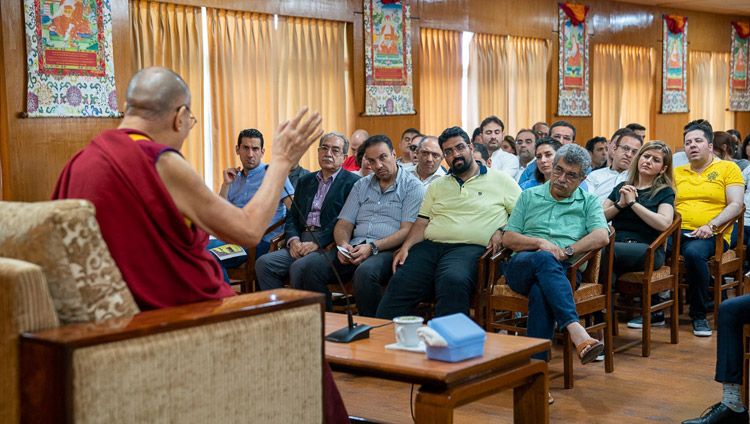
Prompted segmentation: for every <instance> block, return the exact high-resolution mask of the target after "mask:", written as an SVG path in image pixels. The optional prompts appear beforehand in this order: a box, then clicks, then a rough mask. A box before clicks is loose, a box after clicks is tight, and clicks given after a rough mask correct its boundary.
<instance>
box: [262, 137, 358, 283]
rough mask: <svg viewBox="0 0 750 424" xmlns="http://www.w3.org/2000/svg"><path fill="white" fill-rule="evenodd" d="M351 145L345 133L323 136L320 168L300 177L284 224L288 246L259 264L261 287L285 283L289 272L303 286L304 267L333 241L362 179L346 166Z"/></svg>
mask: <svg viewBox="0 0 750 424" xmlns="http://www.w3.org/2000/svg"><path fill="white" fill-rule="evenodd" d="M348 149H349V142H348V141H347V140H346V137H345V136H344V135H343V134H339V133H337V132H331V133H328V134H325V135H323V136H322V137H321V138H320V144H319V145H318V164H319V165H320V171H318V172H315V173H312V174H309V175H305V176H304V177H302V178H300V180H299V182H298V183H297V185H296V186H295V188H294V193H295V194H294V199H295V205H293V206H292V208H291V209H290V210H289V213H288V214H287V216H286V222H285V224H284V236H285V239H286V248H285V249H282V250H278V251H276V252H271V253H269V254H267V255H263V256H261V257H260V258H259V259H258V262H256V264H255V272H256V275H257V277H258V285H259V286H260V288H261V290H272V289H276V288H281V287H283V286H284V279H285V278H286V277H287V275H288V276H289V285H290V286H291V287H292V288H293V289H301V288H302V270H303V269H304V268H305V266H306V264H307V263H308V262H310V261H312V260H313V259H314V258H316V257H318V256H320V255H322V254H323V253H324V252H325V251H324V249H325V248H326V247H327V246H328V245H329V244H330V243H331V242H332V241H333V227H334V226H335V225H336V218H337V217H338V215H339V212H341V208H342V207H343V206H344V201H345V200H346V197H347V196H348V195H349V192H350V191H351V190H352V186H354V183H355V182H357V180H359V177H358V176H356V175H354V174H352V173H351V172H349V171H347V170H345V169H343V168H342V164H343V163H344V160H345V159H346V152H347V151H348ZM297 207H299V208H300V209H299V210H298V209H297ZM318 243H320V244H318Z"/></svg>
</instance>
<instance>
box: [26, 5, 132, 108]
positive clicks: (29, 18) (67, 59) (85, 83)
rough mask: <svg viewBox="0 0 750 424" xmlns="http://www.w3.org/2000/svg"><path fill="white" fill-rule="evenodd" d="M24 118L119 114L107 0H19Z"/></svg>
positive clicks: (110, 18) (110, 17) (110, 21)
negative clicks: (23, 48) (22, 29)
mask: <svg viewBox="0 0 750 424" xmlns="http://www.w3.org/2000/svg"><path fill="white" fill-rule="evenodd" d="M24 17H25V19H26V53H27V61H26V64H27V65H26V66H27V71H28V83H27V88H28V93H27V104H26V111H27V114H28V116H30V117H61V116H64V117H116V116H120V112H119V110H118V107H117V94H116V91H115V72H114V70H115V68H114V60H113V54H112V16H111V13H110V4H109V0H24Z"/></svg>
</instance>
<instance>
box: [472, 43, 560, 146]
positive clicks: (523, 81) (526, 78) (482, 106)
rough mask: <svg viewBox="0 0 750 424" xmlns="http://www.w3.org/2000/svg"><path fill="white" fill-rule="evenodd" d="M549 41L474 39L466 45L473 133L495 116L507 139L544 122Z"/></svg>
mask: <svg viewBox="0 0 750 424" xmlns="http://www.w3.org/2000/svg"><path fill="white" fill-rule="evenodd" d="M549 62H550V57H549V41H548V40H540V39H534V38H525V37H512V36H506V35H494V34H474V37H473V38H472V40H471V44H470V45H469V75H468V80H469V81H468V87H469V93H468V112H467V115H468V116H467V120H468V122H465V123H464V125H465V127H466V128H470V129H473V128H475V127H476V126H478V125H479V123H480V122H481V120H482V119H484V118H486V117H487V116H490V115H495V116H497V117H498V118H500V119H501V120H502V121H503V122H504V123H505V132H506V134H511V135H515V133H516V132H517V131H518V130H519V129H521V128H529V127H530V126H531V125H533V124H534V123H535V122H538V121H544V120H545V119H546V110H547V71H548V69H549Z"/></svg>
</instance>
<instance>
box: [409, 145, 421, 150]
mask: <svg viewBox="0 0 750 424" xmlns="http://www.w3.org/2000/svg"><path fill="white" fill-rule="evenodd" d="M417 147H419V146H417V145H416V144H412V145H411V146H409V150H411V151H412V152H414V151H416V150H417Z"/></svg>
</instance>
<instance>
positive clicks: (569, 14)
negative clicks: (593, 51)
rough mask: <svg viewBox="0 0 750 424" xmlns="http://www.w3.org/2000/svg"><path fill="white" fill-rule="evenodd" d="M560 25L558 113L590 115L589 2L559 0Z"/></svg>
mask: <svg viewBox="0 0 750 424" xmlns="http://www.w3.org/2000/svg"><path fill="white" fill-rule="evenodd" d="M558 5H559V6H560V7H559V9H558V14H559V18H560V25H559V27H558V29H559V31H558V34H559V38H560V49H559V50H560V55H559V56H560V57H559V73H558V75H559V87H560V89H559V93H558V96H557V115H558V116H591V109H590V102H589V35H588V25H587V24H586V13H587V12H588V11H589V7H588V6H584V5H580V4H570V3H558Z"/></svg>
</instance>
